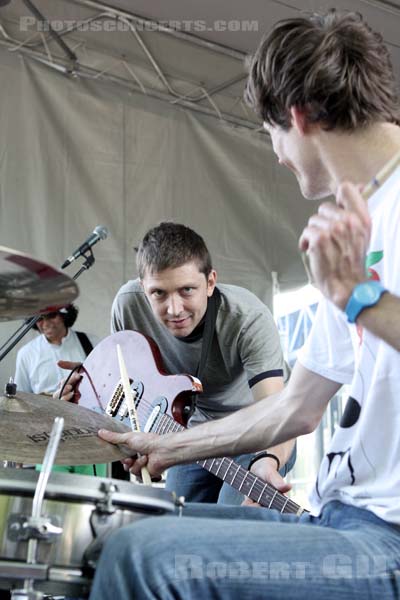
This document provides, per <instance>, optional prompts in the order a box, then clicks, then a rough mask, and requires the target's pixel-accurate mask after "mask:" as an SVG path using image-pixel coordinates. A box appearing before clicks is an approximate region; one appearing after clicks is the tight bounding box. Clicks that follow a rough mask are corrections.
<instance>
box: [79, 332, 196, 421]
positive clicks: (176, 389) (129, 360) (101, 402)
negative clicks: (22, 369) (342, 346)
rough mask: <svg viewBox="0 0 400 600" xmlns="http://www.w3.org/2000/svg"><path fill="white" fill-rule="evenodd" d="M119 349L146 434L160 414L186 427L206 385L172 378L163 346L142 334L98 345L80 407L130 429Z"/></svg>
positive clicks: (85, 373) (84, 371) (86, 368)
mask: <svg viewBox="0 0 400 600" xmlns="http://www.w3.org/2000/svg"><path fill="white" fill-rule="evenodd" d="M117 344H119V346H120V347H121V350H122V354H123V357H124V361H125V364H126V368H127V371H128V375H129V378H130V381H131V388H132V391H133V393H134V397H135V405H136V410H137V414H138V419H139V424H140V429H141V430H142V431H144V430H145V426H146V423H147V422H148V419H149V417H151V415H152V414H153V412H154V410H155V409H157V408H158V409H159V411H160V412H162V413H164V414H166V415H169V416H170V417H172V418H173V419H174V420H175V421H177V422H178V423H180V424H181V425H184V426H186V420H187V419H186V418H185V409H186V407H187V406H188V403H189V404H190V399H191V397H192V395H193V394H194V393H199V392H201V391H202V386H201V383H200V381H199V380H198V379H196V377H192V376H191V375H168V374H166V372H165V370H164V367H163V362H162V358H161V354H160V351H159V349H158V347H157V345H156V344H155V343H154V342H153V340H151V339H150V338H148V337H146V336H144V335H142V334H141V333H139V332H137V331H120V332H118V333H115V334H113V335H110V336H109V337H107V338H105V339H104V340H103V341H101V342H100V343H99V344H97V346H96V347H95V348H94V350H93V351H92V352H91V353H90V354H89V356H88V357H87V358H86V360H85V362H84V363H83V365H82V367H81V368H80V370H79V373H80V374H81V375H82V380H81V382H80V383H79V384H78V386H77V388H76V395H75V401H76V402H77V403H78V404H80V405H81V406H84V407H85V408H89V409H91V410H94V411H95V412H99V413H101V414H103V413H104V412H106V413H107V414H110V416H113V417H116V418H117V419H120V420H121V421H122V422H124V423H125V424H126V425H128V426H130V421H129V418H128V416H127V413H126V410H125V408H126V406H125V402H124V401H123V400H124V396H123V392H122V385H121V377H120V373H119V364H118V356H117Z"/></svg>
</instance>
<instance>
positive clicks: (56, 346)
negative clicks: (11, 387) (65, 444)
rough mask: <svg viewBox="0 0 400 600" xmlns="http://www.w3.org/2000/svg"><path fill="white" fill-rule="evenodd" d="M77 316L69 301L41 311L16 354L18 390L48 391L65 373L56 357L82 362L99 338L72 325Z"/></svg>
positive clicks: (81, 468)
mask: <svg viewBox="0 0 400 600" xmlns="http://www.w3.org/2000/svg"><path fill="white" fill-rule="evenodd" d="M77 316H78V309H77V308H76V306H74V305H73V304H69V305H68V306H66V307H65V308H61V309H60V310H58V311H55V312H50V313H47V314H46V315H42V316H41V318H40V319H39V320H38V321H37V323H36V324H35V325H34V328H35V329H37V330H38V331H39V332H40V335H39V336H37V337H36V338H35V339H33V340H32V341H30V342H28V343H27V344H25V346H23V347H22V348H21V349H20V350H19V351H18V354H17V366H16V372H15V382H16V384H17V389H18V391H20V392H30V393H33V394H46V395H50V396H51V395H52V394H53V392H54V391H55V390H56V389H57V387H58V384H59V382H60V380H61V379H62V378H63V377H64V376H65V372H64V370H63V369H61V368H60V367H59V366H58V364H57V362H58V361H59V360H60V359H65V360H70V361H73V362H80V363H82V362H83V361H84V360H85V358H86V356H87V355H88V354H89V352H91V350H92V348H93V346H95V345H96V343H97V342H98V341H99V340H98V338H96V337H95V336H93V335H90V336H88V335H87V334H86V333H83V332H81V331H75V330H74V329H72V325H73V324H74V323H75V321H76V318H77ZM54 470H56V471H63V472H68V473H80V474H84V475H99V476H105V475H106V465H78V466H74V467H72V466H63V467H60V466H58V467H54Z"/></svg>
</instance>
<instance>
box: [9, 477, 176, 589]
mask: <svg viewBox="0 0 400 600" xmlns="http://www.w3.org/2000/svg"><path fill="white" fill-rule="evenodd" d="M38 476H39V473H38V472H36V471H31V470H26V469H23V470H19V469H0V588H1V589H2V590H11V589H14V588H22V587H23V585H24V579H33V580H34V588H35V589H37V590H40V591H42V592H44V593H45V594H49V595H63V596H70V597H71V596H72V597H74V596H78V597H81V598H82V597H86V596H88V594H89V591H90V584H91V580H92V578H93V573H94V569H95V567H96V562H97V559H98V557H99V555H100V551H101V548H102V546H103V543H104V540H105V539H106V538H107V537H108V536H109V535H110V533H112V532H113V531H115V530H116V529H118V528H119V527H122V526H124V525H127V524H128V523H132V522H133V521H135V520H136V519H140V518H142V517H149V516H154V515H163V514H167V513H168V514H170V513H173V512H174V511H175V502H174V498H173V496H172V494H171V493H170V492H167V491H166V490H163V489H160V488H155V487H148V486H143V485H140V484H134V483H130V482H127V481H120V480H116V479H107V478H103V477H89V476H86V475H73V474H66V473H56V472H54V473H52V474H51V476H50V479H49V482H48V484H47V487H46V492H45V499H44V502H43V508H42V515H44V517H45V523H44V525H43V523H42V524H40V526H41V527H40V534H39V536H40V537H42V539H39V540H38V542H37V553H36V564H28V562H27V556H28V555H27V551H28V541H27V539H26V538H27V534H28V530H29V523H28V518H29V517H30V515H31V513H32V499H33V496H34V493H35V489H36V484H37V480H38ZM110 568H112V565H110ZM0 597H1V596H0Z"/></svg>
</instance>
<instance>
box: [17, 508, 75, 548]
mask: <svg viewBox="0 0 400 600" xmlns="http://www.w3.org/2000/svg"><path fill="white" fill-rule="evenodd" d="M58 523H59V521H58V520H56V521H55V522H52V521H51V519H48V518H46V517H40V518H39V519H34V518H33V517H27V516H26V515H20V514H12V515H10V516H9V519H8V531H7V536H8V539H9V540H10V541H12V542H25V541H27V540H29V539H31V538H32V539H35V540H42V541H47V542H50V543H51V542H52V541H53V540H54V538H55V537H57V536H59V535H61V534H62V532H63V530H62V527H59V525H58Z"/></svg>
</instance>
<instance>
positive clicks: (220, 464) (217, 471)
mask: <svg viewBox="0 0 400 600" xmlns="http://www.w3.org/2000/svg"><path fill="white" fill-rule="evenodd" d="M216 460H217V461H219V465H218V469H217V470H216V471H215V475H218V473H219V470H220V468H221V467H222V460H221V459H220V458H217V459H216Z"/></svg>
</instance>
